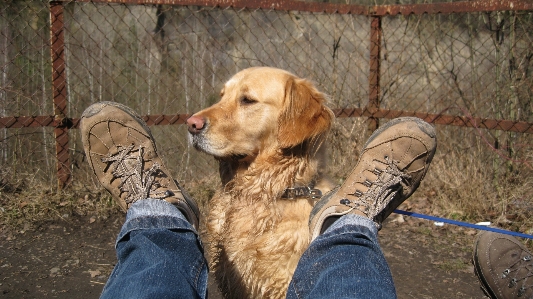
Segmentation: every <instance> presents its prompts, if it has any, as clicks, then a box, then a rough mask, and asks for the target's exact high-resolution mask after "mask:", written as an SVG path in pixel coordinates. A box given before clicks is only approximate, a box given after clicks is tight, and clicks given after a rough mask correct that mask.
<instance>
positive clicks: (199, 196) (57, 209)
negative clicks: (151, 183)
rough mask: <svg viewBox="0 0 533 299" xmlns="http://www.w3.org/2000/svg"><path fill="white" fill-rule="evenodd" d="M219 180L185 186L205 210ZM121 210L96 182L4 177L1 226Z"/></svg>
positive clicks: (22, 226)
mask: <svg viewBox="0 0 533 299" xmlns="http://www.w3.org/2000/svg"><path fill="white" fill-rule="evenodd" d="M9 173H11V174H12V172H9ZM4 174H5V173H4ZM216 180H218V178H215V177H208V178H206V179H204V180H202V181H201V182H196V183H192V184H188V185H186V186H185V187H186V189H187V190H188V192H189V193H190V194H191V196H193V198H195V199H196V201H197V203H198V205H199V208H200V210H201V212H202V214H204V213H205V210H206V209H207V205H208V201H209V199H210V198H211V197H212V196H213V194H214V191H215V186H216V183H218V182H216ZM119 213H122V210H121V209H120V207H119V206H118V205H117V204H116V202H115V200H114V199H113V197H112V196H111V195H110V194H109V193H108V192H107V191H106V190H105V189H104V188H102V187H100V186H97V185H95V184H92V183H88V184H82V182H76V181H75V182H73V184H72V185H70V186H69V187H68V188H65V189H64V190H57V188H56V187H55V186H53V187H51V186H50V184H48V183H43V182H39V181H36V180H35V179H29V178H28V176H22V177H13V176H9V177H8V176H7V175H3V176H2V177H0V228H1V227H2V226H4V227H10V228H12V229H17V230H21V229H24V230H25V229H27V228H28V227H31V226H32V225H33V224H35V223H38V222H42V221H49V220H60V219H61V220H65V221H68V219H69V218H70V217H72V216H90V217H91V218H94V221H97V220H98V219H106V218H108V217H110V216H112V215H116V214H119Z"/></svg>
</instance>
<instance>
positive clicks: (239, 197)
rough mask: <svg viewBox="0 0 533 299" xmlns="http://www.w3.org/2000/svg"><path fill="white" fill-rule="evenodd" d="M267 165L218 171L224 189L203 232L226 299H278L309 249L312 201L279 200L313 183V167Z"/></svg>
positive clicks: (283, 162)
mask: <svg viewBox="0 0 533 299" xmlns="http://www.w3.org/2000/svg"><path fill="white" fill-rule="evenodd" d="M269 160H270V161H260V163H256V162H257V161H255V162H254V163H252V164H250V165H239V163H229V164H228V163H225V162H221V165H220V167H221V178H222V182H223V185H224V186H225V187H224V188H221V189H220V190H218V191H217V193H216V194H215V196H214V197H213V199H212V200H211V203H210V212H209V216H208V223H207V229H208V235H209V254H210V256H211V257H212V266H213V268H214V269H215V275H216V276H217V279H218V281H219V283H221V288H222V291H223V292H224V293H225V295H226V297H230V298H284V297H285V292H286V290H287V287H288V285H289V283H290V280H291V278H292V274H293V273H294V270H295V268H296V265H297V263H298V260H299V258H300V256H301V255H302V253H303V252H304V251H305V249H306V248H307V247H308V245H309V228H308V220H309V213H310V212H311V209H312V204H313V203H312V201H311V200H309V199H306V198H299V199H295V200H283V199H280V197H281V194H282V193H283V191H284V190H285V189H286V188H288V187H293V186H295V185H298V186H306V185H308V184H311V183H313V182H315V181H316V180H317V161H316V160H313V159H311V160H310V159H309V158H308V157H284V156H282V155H281V156H279V157H276V158H274V157H270V158H269ZM258 165H262V166H261V167H259V166H258ZM318 180H320V178H318ZM318 183H320V182H318ZM325 191H328V190H324V192H325Z"/></svg>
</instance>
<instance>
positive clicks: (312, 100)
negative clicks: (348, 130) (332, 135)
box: [278, 78, 333, 148]
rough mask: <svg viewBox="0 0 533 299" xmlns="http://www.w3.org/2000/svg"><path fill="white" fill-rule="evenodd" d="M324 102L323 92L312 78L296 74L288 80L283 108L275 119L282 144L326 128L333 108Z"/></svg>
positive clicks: (290, 144) (315, 135)
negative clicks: (308, 79)
mask: <svg viewBox="0 0 533 299" xmlns="http://www.w3.org/2000/svg"><path fill="white" fill-rule="evenodd" d="M325 102H326V97H325V95H324V94H323V93H321V92H319V91H318V90H317V89H316V88H315V86H314V85H313V84H312V83H311V82H309V81H307V80H305V79H299V78H290V79H289V80H288V81H287V85H286V87H285V99H284V103H283V111H282V112H281V115H280V118H279V120H278V141H279V143H280V145H281V148H290V147H294V146H296V145H298V144H301V143H303V142H304V141H305V140H312V139H315V138H319V137H320V136H322V135H323V134H324V133H326V132H328V131H329V128H330V127H331V122H332V119H333V112H332V111H331V110H330V109H329V108H327V107H326V106H325V105H324V104H325Z"/></svg>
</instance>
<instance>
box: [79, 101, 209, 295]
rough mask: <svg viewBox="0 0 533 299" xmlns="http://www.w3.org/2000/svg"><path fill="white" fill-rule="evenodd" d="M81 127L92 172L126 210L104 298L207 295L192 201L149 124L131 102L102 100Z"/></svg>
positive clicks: (88, 111)
mask: <svg viewBox="0 0 533 299" xmlns="http://www.w3.org/2000/svg"><path fill="white" fill-rule="evenodd" d="M80 131H81V136H82V141H83V147H84V150H85V154H86V157H87V161H88V162H89V165H90V167H91V169H92V170H93V172H94V174H95V176H96V178H97V179H98V181H99V182H100V183H101V184H102V186H104V187H105V188H106V189H107V191H109V192H110V193H111V194H112V195H113V196H114V198H115V199H116V200H117V202H118V203H119V204H120V206H121V207H122V208H123V209H124V210H127V212H128V213H127V216H126V222H125V223H124V225H123V227H122V230H121V232H120V234H119V236H118V238H117V244H116V250H117V257H118V263H117V265H116V266H115V269H114V270H113V273H112V274H111V276H110V278H109V280H108V282H107V284H106V286H105V287H104V290H103V293H102V298H205V297H206V295H207V294H206V293H207V272H208V271H207V263H206V261H205V258H204V256H203V249H202V245H201V244H200V240H199V238H198V235H197V232H196V229H197V228H198V224H199V218H198V215H199V212H198V207H197V206H196V202H195V201H194V200H193V199H192V198H190V197H189V196H188V194H187V193H186V192H185V191H184V190H183V189H181V187H180V186H179V185H178V183H177V182H176V181H175V180H174V179H173V178H172V177H171V175H170V174H169V171H168V170H167V169H166V167H165V166H164V165H163V161H162V160H161V158H160V157H159V156H158V154H157V148H156V144H155V141H154V139H153V137H152V134H151V132H150V129H149V128H148V126H146V124H145V123H144V121H143V120H142V119H141V117H140V116H139V115H137V114H136V113H135V112H134V111H133V110H131V109H130V108H128V107H126V106H123V105H120V104H118V103H113V102H100V103H96V104H93V105H91V106H90V107H88V108H87V109H86V110H85V111H84V112H83V114H82V117H81V122H80Z"/></svg>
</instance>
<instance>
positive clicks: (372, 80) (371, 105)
mask: <svg viewBox="0 0 533 299" xmlns="http://www.w3.org/2000/svg"><path fill="white" fill-rule="evenodd" d="M370 19H371V23H370V62H369V65H370V70H369V74H368V82H369V90H368V104H367V106H366V110H367V111H368V112H369V113H370V115H371V116H370V117H369V118H368V131H369V133H372V132H374V131H375V130H376V129H377V128H378V126H379V118H377V117H375V116H374V115H373V114H374V113H376V112H377V110H378V109H379V104H380V82H379V78H380V71H381V68H380V66H381V35H382V29H381V17H380V16H372V17H370Z"/></svg>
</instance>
